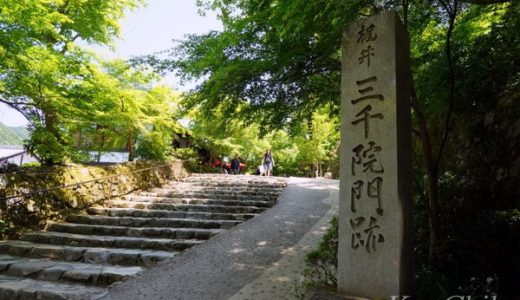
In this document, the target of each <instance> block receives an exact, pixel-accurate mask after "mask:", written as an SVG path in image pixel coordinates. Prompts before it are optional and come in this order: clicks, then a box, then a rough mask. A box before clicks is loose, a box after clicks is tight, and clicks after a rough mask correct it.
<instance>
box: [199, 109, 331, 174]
mask: <svg viewBox="0 0 520 300" xmlns="http://www.w3.org/2000/svg"><path fill="white" fill-rule="evenodd" d="M245 106H247V105H245V104H243V105H242V106H239V107H237V108H236V113H239V112H240V111H241V110H243V109H246V108H245ZM222 109H223V108H222V107H220V106H219V107H218V108H217V109H216V111H215V115H214V116H213V117H212V118H211V119H208V118H206V117H205V116H204V115H203V114H202V113H201V112H200V111H198V110H192V113H191V114H190V119H191V123H190V133H191V135H192V136H193V137H194V138H195V144H196V145H197V146H198V147H200V148H203V149H206V150H209V152H210V153H209V156H210V159H213V158H217V157H219V156H228V157H234V156H235V155H239V156H240V157H241V160H242V162H244V163H246V164H247V165H248V167H249V168H248V172H250V173H254V172H255V171H256V168H257V166H259V165H260V164H261V161H262V155H263V153H264V152H265V150H266V149H268V148H269V149H272V151H273V154H274V157H275V162H276V167H275V169H274V173H275V174H276V175H299V176H311V177H313V176H315V175H316V174H315V172H312V171H311V169H312V168H313V166H315V165H318V164H319V165H320V166H322V167H321V169H324V170H327V169H330V168H331V167H332V166H333V165H334V164H337V163H338V156H337V155H336V154H335V153H336V150H337V147H338V141H339V130H338V127H339V119H338V117H337V116H333V117H330V116H329V114H328V107H323V108H321V109H318V110H317V111H316V112H315V113H313V114H312V115H311V118H309V119H308V120H305V121H302V122H300V123H299V124H298V127H297V128H294V130H293V131H292V132H289V131H288V129H286V130H282V129H277V130H272V131H270V132H269V133H266V134H265V135H263V136H261V129H260V126H259V125H258V124H248V123H246V122H244V121H243V120H240V119H233V118H229V117H226V116H225V114H224V113H223V112H222ZM322 173H323V172H322ZM321 175H322V174H321Z"/></svg>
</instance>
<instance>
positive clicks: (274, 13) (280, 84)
mask: <svg viewBox="0 0 520 300" xmlns="http://www.w3.org/2000/svg"><path fill="white" fill-rule="evenodd" d="M199 2H200V4H201V5H203V6H204V7H205V8H207V9H214V10H216V11H217V12H218V13H219V14H220V17H221V19H222V22H223V24H224V30H223V31H222V32H210V33H208V34H206V35H200V36H195V35H194V36H190V37H189V38H188V40H186V41H185V42H183V43H181V44H180V46H179V47H177V48H176V49H175V50H174V51H172V57H171V59H170V60H165V61H158V60H151V62H153V63H157V64H158V67H159V68H163V69H175V70H178V71H180V73H181V74H182V75H183V76H185V77H186V78H203V81H202V83H201V84H200V85H199V86H198V87H197V88H196V89H195V90H194V91H193V94H192V95H190V97H189V98H188V99H187V101H186V103H187V105H189V106H190V105H191V106H195V105H199V106H200V107H201V110H202V111H203V112H206V113H207V114H208V115H209V113H210V112H211V111H212V109H213V108H214V107H217V106H219V105H222V103H223V105H224V106H225V107H233V106H236V105H237V103H242V102H247V103H248V104H250V105H249V106H248V107H247V109H244V110H242V111H241V113H240V115H241V116H242V117H243V118H244V119H247V118H251V119H252V120H254V122H256V121H258V122H260V123H261V125H262V129H263V130H264V131H265V127H284V126H286V125H287V124H288V123H291V124H292V125H293V127H295V128H297V127H298V126H300V125H301V122H302V120H309V119H310V116H311V114H312V112H313V111H314V110H315V108H316V107H320V106H322V105H323V104H324V103H329V104H330V105H331V112H333V113H335V112H337V105H338V103H339V76H340V74H339V73H340V61H339V59H340V57H339V47H340V39H341V28H342V27H343V26H344V25H345V24H348V23H350V22H352V21H354V20H357V19H359V18H362V17H365V16H368V15H372V14H375V13H377V12H379V11H381V10H382V9H395V10H397V11H398V12H399V13H400V14H401V16H402V19H403V20H404V23H405V26H406V27H407V29H408V32H409V35H410V41H411V50H412V53H411V54H412V71H413V75H414V87H415V89H414V96H413V97H412V99H411V101H412V105H413V117H414V133H415V136H414V137H415V139H414V144H415V145H416V148H415V149H416V151H415V152H416V153H415V154H416V168H415V170H416V178H418V180H417V181H418V186H419V187H420V189H418V191H417V193H418V194H417V195H416V196H417V197H416V198H417V199H424V201H421V202H420V203H418V204H419V206H418V207H420V208H422V209H423V211H422V212H423V213H425V215H426V220H427V224H429V225H428V226H427V227H426V228H425V230H422V231H421V232H424V233H425V236H427V237H428V238H427V240H428V241H429V243H428V244H429V247H427V248H429V249H427V250H426V253H429V256H430V262H431V264H432V265H436V264H439V263H440V264H442V265H443V266H444V267H447V266H450V263H449V262H447V260H446V259H447V258H449V257H452V260H451V263H453V262H454V259H453V257H454V255H452V252H450V251H451V250H455V249H456V247H448V245H452V240H451V237H453V236H455V235H456V236H458V237H460V238H461V239H459V241H461V240H462V237H461V236H462V235H461V234H462V233H461V231H460V230H459V231H457V226H455V225H453V224H458V225H459V226H462V224H464V225H467V226H470V225H471V224H470V223H469V222H467V221H466V222H465V223H462V222H461V220H460V219H457V218H458V217H461V216H463V215H466V217H467V218H468V219H469V217H468V216H471V215H473V216H474V215H475V212H476V211H478V212H480V213H484V212H486V213H488V212H489V208H491V207H492V208H493V209H494V210H497V209H508V210H510V209H512V208H514V207H515V204H514V203H515V200H514V199H515V195H518V188H517V187H514V186H512V185H510V184H511V183H510V182H513V181H514V180H515V178H516V180H517V179H518V174H519V173H518V172H517V171H516V170H518V167H517V163H516V162H517V161H518V152H517V151H513V150H512V148H511V147H512V146H515V145H517V139H515V137H517V135H516V132H517V130H516V129H514V128H516V125H515V124H516V121H515V120H517V117H518V114H517V111H518V110H517V109H514V107H513V106H512V105H514V104H513V103H516V104H517V103H518V95H519V94H518V86H520V85H519V84H518V83H519V76H518V74H519V73H518V67H517V66H518V65H519V64H518V57H519V56H518V53H517V52H518V47H517V46H516V45H517V42H518V34H517V32H518V22H517V20H518V19H520V18H519V17H520V12H519V9H518V7H519V6H518V5H519V4H518V2H515V1H502V0H497V1H494V0H490V1H487V0H468V1H458V0H431V1H418V2H410V1H407V0H403V1H387V2H385V4H382V3H383V2H381V1H320V0H311V1H288V0H287V1H285V0H281V1H260V0H250V1H238V0H237V1H221V0H213V1H210V0H208V1H199ZM483 4H489V5H485V6H483ZM499 68H500V69H499ZM228 111H229V112H231V111H233V110H232V109H230V110H226V109H224V110H223V112H224V114H226V112H228ZM226 115H227V116H228V117H230V116H231V114H226ZM501 128H502V129H501ZM479 133H485V135H484V136H479ZM493 134H495V135H496V136H494V135H493ZM483 137H485V138H486V140H485V142H483V139H482V138H483ZM303 141H304V140H302V141H301V144H303ZM477 141H480V144H479V142H477ZM482 143H485V144H486V146H485V147H482V145H481V144H482ZM470 145H471V146H470ZM481 149H482V150H481ZM484 149H485V150H484ZM477 153H478V154H477ZM485 153H487V154H490V153H496V154H500V157H501V158H500V159H492V158H491V156H487V155H484V154H485ZM472 155H473V156H475V157H478V158H479V160H480V161H481V163H480V164H478V163H477V162H476V160H475V159H469V158H468V157H470V156H472ZM482 162H487V163H482ZM507 162H509V164H508V163H507ZM460 167H464V168H466V169H465V171H461V170H460V169H459V168H460ZM486 167H488V168H490V169H492V170H493V171H495V172H496V177H493V178H489V175H488V176H486V175H487V174H488V173H486V172H489V170H486ZM469 170H471V171H469ZM477 174H480V176H482V178H486V179H487V180H486V183H487V182H488V181H489V182H493V183H492V184H489V183H487V184H486V183H483V182H481V180H482V179H480V180H479V178H478V175H477ZM515 174H516V175H515ZM423 175H424V176H423ZM506 182H507V183H506ZM469 183H471V184H469ZM477 186H478V188H476V187H477ZM502 187H508V188H509V190H508V192H509V193H510V194H508V195H505V194H504V192H503V191H502ZM476 191H479V192H476ZM463 192H467V193H468V194H466V195H464V193H463ZM498 195H502V197H499V196H498ZM486 198H487V199H486ZM516 198H517V197H516ZM516 203H517V202H516ZM455 211H456V213H454V212H455ZM418 215H421V214H418ZM511 220H514V218H513V219H511ZM511 222H513V221H511ZM513 223H514V222H513ZM421 226H422V224H421ZM472 228H473V227H472ZM462 232H464V231H462ZM474 247H477V246H474ZM419 248H422V247H419ZM517 248H518V246H515V247H511V248H510V249H517ZM506 251H509V252H508V253H512V252H511V251H512V250H506ZM479 253H481V252H479ZM456 257H458V258H462V255H460V256H456ZM486 257H489V255H488V256H486ZM481 260H482V259H481ZM452 265H453V264H452ZM469 265H471V264H466V265H464V266H462V265H458V264H457V267H458V268H459V269H460V270H462V269H465V270H469V269H470V268H469ZM482 265H483V264H479V266H482ZM489 268H490V269H492V270H494V271H490V272H491V273H492V272H498V271H497V270H499V269H501V268H502V269H507V268H506V267H503V266H498V265H494V266H493V267H489ZM445 269H449V268H445ZM519 269H520V268H518V267H516V270H519ZM471 272H473V274H475V273H476V271H475V269H473V270H472V271H471ZM501 272H502V271H501ZM504 274H505V273H504V272H502V276H501V278H502V280H503V282H506V283H507V282H508V281H507V280H506V278H508V277H510V278H515V276H506V275H504ZM507 286H509V287H507ZM508 288H510V289H512V288H513V285H512V284H509V285H506V287H505V288H504V289H508ZM517 294H518V293H517ZM510 295H514V293H511V292H510V293H509V294H508V296H510ZM506 298H507V297H506Z"/></svg>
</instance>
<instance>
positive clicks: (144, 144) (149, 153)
mask: <svg viewBox="0 0 520 300" xmlns="http://www.w3.org/2000/svg"><path fill="white" fill-rule="evenodd" d="M171 142H172V138H171V136H167V138H165V137H164V136H163V133H161V132H153V131H152V132H150V133H148V134H147V135H145V136H144V137H142V139H140V141H139V144H138V146H137V151H136V152H137V155H138V156H139V158H141V159H145V160H158V161H165V160H167V159H168V158H169V155H170V152H171V148H172V147H171Z"/></svg>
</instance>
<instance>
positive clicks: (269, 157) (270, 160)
mask: <svg viewBox="0 0 520 300" xmlns="http://www.w3.org/2000/svg"><path fill="white" fill-rule="evenodd" d="M262 165H263V167H264V175H265V176H271V175H272V174H271V173H272V170H273V167H274V157H273V153H271V150H270V149H267V150H265V153H264V157H263V158H262Z"/></svg>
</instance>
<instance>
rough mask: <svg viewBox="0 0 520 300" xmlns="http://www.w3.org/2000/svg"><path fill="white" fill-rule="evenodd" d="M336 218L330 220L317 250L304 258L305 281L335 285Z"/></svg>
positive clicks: (336, 265) (336, 253) (336, 255)
mask: <svg viewBox="0 0 520 300" xmlns="http://www.w3.org/2000/svg"><path fill="white" fill-rule="evenodd" d="M338 224H339V223H338V217H337V216H334V217H333V218H332V219H331V220H330V227H329V229H328V230H327V232H326V233H325V235H324V236H323V238H322V239H321V241H320V243H319V244H318V248H317V249H315V250H312V251H310V252H309V253H307V255H306V257H305V265H306V269H305V276H306V277H307V280H309V281H311V282H313V283H318V284H322V285H330V286H336V285H337V278H336V271H337V269H338V226H339V225H338Z"/></svg>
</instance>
